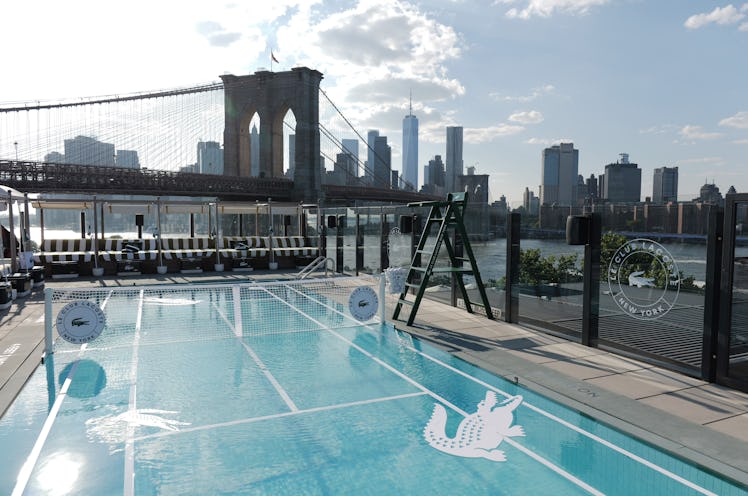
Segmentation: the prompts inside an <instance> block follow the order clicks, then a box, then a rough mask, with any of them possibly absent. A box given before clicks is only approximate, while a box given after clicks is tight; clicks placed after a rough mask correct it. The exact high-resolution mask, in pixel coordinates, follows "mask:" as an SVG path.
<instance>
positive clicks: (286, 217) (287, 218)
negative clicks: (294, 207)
mask: <svg viewBox="0 0 748 496" xmlns="http://www.w3.org/2000/svg"><path fill="white" fill-rule="evenodd" d="M283 225H284V226H290V225H291V216H290V215H284V216H283Z"/></svg>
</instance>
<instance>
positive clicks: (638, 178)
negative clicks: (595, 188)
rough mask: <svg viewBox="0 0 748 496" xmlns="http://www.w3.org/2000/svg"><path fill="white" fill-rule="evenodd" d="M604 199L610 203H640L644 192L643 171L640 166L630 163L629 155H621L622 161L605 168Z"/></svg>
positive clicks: (603, 177) (602, 177) (603, 178)
mask: <svg viewBox="0 0 748 496" xmlns="http://www.w3.org/2000/svg"><path fill="white" fill-rule="evenodd" d="M601 180H602V197H603V199H604V200H608V201H609V202H639V201H641V191H642V170H641V169H640V168H639V166H638V164H634V163H632V162H629V155H628V153H621V160H619V161H618V162H616V163H615V164H608V165H606V166H605V174H604V176H601Z"/></svg>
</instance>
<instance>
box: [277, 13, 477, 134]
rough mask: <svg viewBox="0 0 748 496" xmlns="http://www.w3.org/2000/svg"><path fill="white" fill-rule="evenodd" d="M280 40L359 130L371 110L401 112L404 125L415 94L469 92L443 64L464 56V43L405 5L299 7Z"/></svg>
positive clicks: (438, 97)
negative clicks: (317, 75)
mask: <svg viewBox="0 0 748 496" xmlns="http://www.w3.org/2000/svg"><path fill="white" fill-rule="evenodd" d="M276 37H277V40H278V51H279V52H280V53H282V54H283V55H284V60H287V61H288V62H286V63H288V64H289V65H294V64H295V65H306V66H308V67H314V68H315V69H317V70H319V71H320V72H322V73H323V74H324V78H325V79H324V80H323V88H324V89H325V91H326V92H327V93H328V95H329V96H330V99H331V100H332V101H334V102H336V104H339V105H342V106H343V108H341V111H342V112H343V114H345V115H346V116H348V117H349V118H350V119H351V121H352V123H353V125H354V126H355V127H358V125H359V123H362V122H366V121H368V118H367V115H370V114H371V111H370V110H368V109H369V108H370V107H376V108H395V109H400V110H398V111H397V113H398V114H399V118H397V120H396V121H394V122H397V123H398V126H399V123H400V122H401V121H402V117H403V116H404V115H405V114H406V113H407V99H408V95H409V93H410V92H411V91H412V94H413V101H414V103H417V102H421V103H429V102H436V101H445V100H448V99H452V98H457V97H460V96H462V95H464V94H465V88H464V86H463V85H462V83H461V82H460V81H459V80H458V79H456V78H454V77H451V76H450V75H449V74H448V70H447V66H446V62H448V61H450V60H452V59H456V58H458V57H460V56H461V55H462V51H463V46H464V43H463V40H462V39H461V37H460V36H459V35H458V33H457V32H456V31H455V30H454V29H453V28H452V27H450V26H447V25H445V24H442V23H440V22H438V21H436V20H435V19H434V18H433V17H431V16H430V15H429V14H427V13H424V12H422V11H420V10H419V9H418V8H417V7H416V6H413V5H411V4H408V3H403V2H400V1H398V0H381V1H377V0H361V1H360V2H357V3H356V4H355V5H354V6H352V7H350V8H348V9H346V10H338V11H335V12H332V13H322V12H320V11H318V10H315V9H312V8H311V7H299V8H298V9H297V10H296V11H295V12H294V13H293V14H291V15H290V16H289V17H288V19H287V20H285V22H284V24H283V25H282V26H279V27H278V29H277V30H276ZM284 65H285V63H284ZM351 102H355V103H351ZM403 112H404V113H403ZM394 122H393V124H394ZM382 125H383V123H381V122H380V123H379V124H378V127H380V128H381V126H382ZM384 125H386V124H384Z"/></svg>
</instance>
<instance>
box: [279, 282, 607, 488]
mask: <svg viewBox="0 0 748 496" xmlns="http://www.w3.org/2000/svg"><path fill="white" fill-rule="evenodd" d="M286 287H287V288H289V289H291V290H293V291H296V292H297V293H299V294H300V295H302V296H304V297H307V296H306V295H305V294H304V293H302V292H300V291H297V290H296V289H294V288H292V287H290V286H287V285H286ZM266 291H267V290H266ZM268 292H269V291H268ZM271 294H272V293H271ZM273 296H275V297H276V298H278V299H279V300H280V301H282V302H283V303H285V304H286V305H288V306H289V307H291V308H293V309H294V310H295V311H297V312H299V313H300V314H301V315H303V316H304V317H306V318H308V319H309V320H311V321H312V322H315V323H317V324H318V325H320V327H322V328H323V329H325V330H326V331H327V332H329V333H330V334H332V335H333V336H335V337H337V338H338V339H340V340H342V341H344V342H345V343H347V344H348V345H349V346H351V347H352V348H354V349H356V350H358V351H359V352H361V353H363V354H364V355H366V356H368V357H369V358H371V359H372V360H374V361H375V362H377V363H378V364H380V365H381V366H383V367H384V368H386V369H387V370H389V371H391V372H393V373H394V374H396V375H397V376H399V377H401V378H402V379H405V380H406V381H408V382H410V383H411V384H413V385H414V386H416V387H417V388H418V389H420V390H421V391H423V392H425V393H426V394H428V395H429V396H431V397H432V398H434V399H435V400H437V401H439V402H440V403H443V404H445V405H447V406H449V408H451V409H452V410H454V411H455V412H458V413H459V414H460V415H462V416H463V417H467V416H468V413H467V412H465V411H464V410H462V409H461V408H459V407H457V406H456V405H453V404H452V403H450V402H449V401H447V400H446V399H445V398H443V397H442V396H440V395H438V394H437V393H435V392H434V391H431V390H430V389H429V388H427V387H426V386H424V385H423V384H421V383H419V382H417V381H416V380H414V379H412V378H411V377H408V376H407V375H405V374H404V373H402V372H400V371H399V370H397V369H396V368H394V367H392V366H391V365H389V364H388V363H386V362H384V361H382V360H381V359H379V358H378V357H376V356H374V355H372V354H371V353H369V352H368V351H366V350H365V349H363V348H361V347H360V346H358V345H357V344H355V343H354V342H353V341H350V340H349V339H347V338H346V337H345V336H343V335H341V334H339V333H337V332H336V331H334V330H332V329H331V328H329V327H328V326H325V325H324V324H322V323H321V322H319V321H318V320H317V319H315V318H314V317H312V316H310V315H308V314H306V313H305V312H303V311H302V310H301V309H299V308H297V307H295V306H293V305H291V304H290V303H288V302H286V301H284V300H283V299H281V298H279V297H278V296H276V295H273ZM505 441H509V444H510V445H512V446H514V447H517V448H518V449H519V450H520V451H522V452H523V453H526V454H528V455H530V456H531V457H532V458H533V459H535V460H537V461H539V462H540V463H542V464H543V465H545V466H546V467H548V468H550V469H551V470H553V471H554V472H556V473H557V474H558V475H560V476H561V477H563V478H565V479H566V480H568V481H569V482H571V483H573V484H576V485H577V486H578V487H580V488H582V489H584V490H585V491H587V492H589V493H591V494H595V495H599V496H602V495H603V494H604V493H602V492H600V491H598V490H597V489H595V488H594V487H592V486H590V485H589V484H587V483H586V482H584V481H582V480H581V479H578V478H577V477H575V476H574V475H572V474H570V473H569V472H567V471H566V470H564V469H562V468H561V467H559V466H557V465H554V464H553V463H552V462H550V461H549V460H546V459H545V458H543V457H542V456H540V455H538V454H537V453H532V452H531V451H530V450H528V449H526V448H524V447H519V445H518V444H517V443H515V442H513V441H511V440H510V439H508V438H505ZM530 453H532V454H530Z"/></svg>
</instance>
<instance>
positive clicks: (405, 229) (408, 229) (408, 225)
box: [400, 215, 413, 234]
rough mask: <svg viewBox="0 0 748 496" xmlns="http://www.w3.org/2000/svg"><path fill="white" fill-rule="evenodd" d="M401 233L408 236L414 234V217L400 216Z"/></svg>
mask: <svg viewBox="0 0 748 496" xmlns="http://www.w3.org/2000/svg"><path fill="white" fill-rule="evenodd" d="M400 232H401V233H403V234H408V233H412V232H413V216H411V215H401V216H400Z"/></svg>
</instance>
